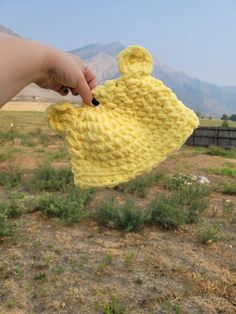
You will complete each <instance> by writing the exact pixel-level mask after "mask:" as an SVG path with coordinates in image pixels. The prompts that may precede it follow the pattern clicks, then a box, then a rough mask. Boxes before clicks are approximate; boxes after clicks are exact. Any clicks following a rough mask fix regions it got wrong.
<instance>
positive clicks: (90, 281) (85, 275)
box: [0, 112, 236, 314]
mask: <svg viewBox="0 0 236 314" xmlns="http://www.w3.org/2000/svg"><path fill="white" fill-rule="evenodd" d="M1 114H2V113H1ZM1 114H0V125H4V123H5V122H6V116H4V115H2V116H1ZM6 115H7V116H8V113H7V112H6ZM1 117H2V118H1ZM8 117H9V116H8ZM14 117H15V119H16V121H15V122H14V123H15V124H17V127H19V128H20V129H21V131H22V132H25V133H27V132H28V130H30V131H34V129H37V127H38V126H37V125H35V126H34V121H35V122H37V123H41V122H42V115H40V114H38V113H36V114H35V117H34V114H33V113H28V114H26V115H25V116H24V118H25V120H23V122H22V124H21V122H20V116H18V115H16V114H15V116H14ZM21 117H22V116H21ZM11 119H13V116H10V118H9V120H8V121H10V120H11ZM27 119H28V120H27ZM30 119H32V120H31V122H32V123H31V124H30V127H29V124H27V122H28V123H30ZM40 119H41V120H40ZM40 121H41V122H40ZM44 126H45V128H44ZM42 129H43V132H45V133H47V125H46V124H45V125H43V128H42ZM50 132H51V131H50ZM49 134H50V137H49V142H48V145H47V146H44V145H43V144H42V143H40V142H39V141H36V145H35V146H31V147H29V146H26V145H24V143H15V142H14V141H11V140H4V141H3V142H2V143H1V149H0V153H1V154H5V155H4V156H5V157H4V158H2V159H0V173H1V174H2V176H4V178H6V177H7V182H8V185H7V186H5V185H4V184H3V185H2V186H1V187H0V200H1V204H6V205H4V206H3V208H4V210H2V211H1V210H0V212H1V213H2V217H1V215H0V228H2V229H1V230H2V231H4V230H3V228H4V227H5V226H6V227H7V228H6V229H5V231H4V234H1V232H0V236H1V237H0V283H1V284H0V313H17V314H18V313H45V314H46V313H81V314H93V313H94V314H95V313H101V314H102V313H105V314H109V313H131V314H139V313H140V314H141V313H142V314H146V313H147V314H150V313H235V310H236V303H235V299H234V297H235V291H234V287H235V281H234V277H233V272H235V253H236V252H235V247H236V243H235V233H234V230H235V224H236V208H235V202H236V196H235V194H230V193H232V191H234V188H233V186H234V185H235V178H233V177H230V176H228V175H226V174H225V173H222V174H221V175H218V174H215V173H209V174H208V173H207V174H206V173H205V169H206V168H210V167H211V168H222V167H225V166H226V164H227V163H228V165H227V167H229V163H230V168H234V167H236V160H235V159H233V158H231V159H227V158H225V157H223V156H211V155H207V154H204V151H203V152H195V150H194V149H193V148H191V147H183V148H182V149H181V150H179V151H178V152H176V153H174V154H173V155H172V156H171V157H170V158H168V159H167V160H166V161H165V162H164V163H163V164H162V165H161V166H160V167H159V168H158V172H159V173H161V174H162V175H161V176H159V175H158V176H157V178H158V179H157V180H156V179H155V180H149V179H147V180H145V179H144V180H142V182H141V184H137V182H135V183H130V185H129V186H126V188H124V189H120V190H119V189H118V190H117V189H102V190H97V191H96V192H94V191H93V193H92V194H91V195H89V197H87V194H86V195H84V194H83V197H81V196H76V197H79V199H80V200H82V199H83V200H85V201H83V203H80V204H82V205H81V206H82V207H81V208H82V210H83V215H82V216H78V215H77V214H76V215H75V216H71V215H69V216H67V217H75V218H73V221H72V222H73V225H72V226H69V227H68V226H65V225H64V223H63V224H62V220H61V218H60V216H59V217H58V216H57V217H52V218H48V217H47V216H46V214H47V213H52V212H55V210H57V209H58V208H59V210H60V213H64V212H63V211H64V210H65V209H66V208H67V207H68V208H70V210H71V209H73V206H74V204H76V206H77V204H78V202H77V199H76V201H74V200H75V199H74V198H71V199H70V202H71V203H70V204H69V203H67V201H66V200H67V198H68V199H69V197H70V196H69V195H71V192H70V189H69V191H68V188H69V187H71V180H68V182H64V181H63V182H64V183H63V189H62V190H61V189H60V188H57V189H56V190H54V188H55V184H56V185H57V184H58V182H57V181H58V180H56V183H55V182H54V181H53V180H51V181H50V184H51V185H50V187H48V186H47V189H49V191H50V193H52V194H51V195H52V197H53V199H54V201H53V202H54V203H53V202H51V203H50V202H49V203H50V204H51V207H50V206H49V207H48V204H46V205H45V202H43V205H44V207H43V210H42V211H40V210H39V207H37V200H40V199H42V198H44V196H45V194H44V193H45V192H44V191H41V187H42V186H43V187H44V189H45V185H44V182H43V180H44V177H41V176H40V180H42V181H40V182H41V183H42V185H40V188H38V187H37V184H36V183H37V182H38V181H37V180H36V179H37V178H38V177H37V176H34V175H35V173H36V172H34V169H36V168H37V167H38V165H40V164H42V163H44V164H46V163H48V164H49V165H50V167H51V168H52V169H56V170H55V173H61V172H60V169H62V168H67V169H68V166H69V160H68V155H67V154H66V151H65V147H64V144H63V143H64V141H63V139H62V138H58V137H53V136H54V134H53V133H49ZM51 136H52V137H51ZM60 151H62V152H61V153H60ZM13 169H18V170H19V172H20V173H21V176H20V177H18V176H17V180H15V179H14V175H13V174H14V171H13ZM57 169H58V171H57ZM49 171H51V170H49ZM6 173H10V174H11V175H10V176H7V175H6ZM53 173H54V171H53ZM179 173H182V174H190V173H191V174H196V175H206V176H207V177H208V179H209V180H210V182H211V183H210V186H211V187H212V188H213V190H212V192H211V194H210V195H207V196H206V197H207V198H208V201H209V203H208V206H207V208H205V209H204V210H203V211H202V210H201V212H200V214H199V220H198V221H197V222H194V223H192V224H181V225H180V226H178V228H177V229H174V230H164V229H162V228H161V227H160V226H159V225H152V224H147V223H144V224H142V225H140V224H139V225H137V230H135V231H131V232H130V230H129V229H130V228H127V230H122V229H116V228H114V226H110V225H109V224H108V226H103V225H102V224H100V223H99V222H97V221H96V220H95V219H93V215H94V214H95V212H96V208H98V206H99V204H102V202H103V201H104V199H107V197H108V196H111V195H113V198H114V200H115V204H116V206H117V208H122V204H124V202H125V200H126V198H127V197H132V198H134V199H135V204H136V205H137V210H139V211H141V213H142V214H143V213H145V212H146V210H147V209H148V204H150V203H151V201H153V200H154V199H155V198H156V197H158V196H159V195H160V194H164V195H166V196H170V195H172V194H173V193H176V189H177V191H178V189H179V185H178V186H176V185H175V186H174V187H173V184H172V185H171V187H172V188H171V189H170V185H168V189H167V188H166V182H165V180H164V178H165V177H166V176H167V175H168V176H170V177H173V175H175V174H179ZM3 174H4V175H3ZM36 177H37V178H36ZM154 177H155V176H154ZM155 178H156V177H155ZM33 179H35V180H36V181H33ZM29 180H31V181H29ZM223 181H226V182H227V184H228V187H229V186H231V187H232V188H229V189H228V191H230V193H229V194H223V190H221V189H218V188H217V187H218V185H219V184H221V182H223ZM9 182H10V183H9ZM12 182H13V183H14V184H11V183H12ZM27 182H34V183H32V184H33V186H32V189H31V188H28V186H27ZM35 182H36V183H35ZM169 183H170V182H169ZM64 184H65V186H64ZM53 186H54V188H53ZM57 187H58V185H57ZM225 191H226V190H225ZM57 195H58V197H57ZM66 197H67V198H66ZM44 200H45V198H44ZM60 200H61V202H59V201H60ZM89 200H90V201H89ZM63 202H64V203H63ZM73 202H74V203H73ZM57 203H58V205H57ZM53 204H54V207H53ZM55 204H56V205H55ZM63 204H64V205H63ZM41 205H42V204H41ZM57 206H59V207H57ZM49 208H50V210H51V211H48V209H49ZM44 209H45V210H46V214H45V212H44ZM72 212H73V213H75V212H74V211H72ZM135 213H136V211H135ZM67 214H68V212H67ZM79 214H80V213H79ZM63 215H64V214H63ZM135 215H136V214H135ZM3 216H4V217H3ZM49 216H50V215H49ZM89 217H90V218H89ZM130 217H131V218H132V217H133V216H132V215H131V216H130ZM134 217H136V216H134ZM59 218H60V219H59ZM149 218H150V217H149ZM129 219H130V218H129ZM135 219H136V218H135ZM135 221H136V220H135ZM1 222H2V225H1ZM70 222H71V221H70ZM212 228H215V229H214V230H213V229H212ZM124 229H126V228H124ZM134 229H136V228H134ZM212 230H213V231H214V232H211V231H212ZM216 230H217V234H216V233H215V231H216ZM199 235H201V236H202V237H201V236H200V238H199ZM202 239H203V240H204V241H202ZM201 242H203V243H206V244H208V245H205V244H202V243H201ZM209 244H210V245H209Z"/></svg>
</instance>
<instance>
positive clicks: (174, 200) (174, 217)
mask: <svg viewBox="0 0 236 314" xmlns="http://www.w3.org/2000/svg"><path fill="white" fill-rule="evenodd" d="M149 215H150V217H149V222H150V223H154V224H158V225H160V226H161V227H163V228H165V229H176V228H178V227H180V226H181V225H182V224H184V223H185V222H186V219H187V213H186V210H185V209H184V208H183V206H181V204H180V201H179V197H178V196H177V195H172V196H170V197H167V196H165V195H161V196H159V197H157V198H156V199H154V200H153V201H152V202H151V203H150V204H149Z"/></svg>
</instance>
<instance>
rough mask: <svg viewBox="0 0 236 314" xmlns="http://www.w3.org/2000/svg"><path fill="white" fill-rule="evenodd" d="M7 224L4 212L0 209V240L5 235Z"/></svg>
mask: <svg viewBox="0 0 236 314" xmlns="http://www.w3.org/2000/svg"><path fill="white" fill-rule="evenodd" d="M7 231H8V224H7V215H6V212H5V211H4V210H3V209H2V208H1V207H0V238H1V237H4V236H5V235H7Z"/></svg>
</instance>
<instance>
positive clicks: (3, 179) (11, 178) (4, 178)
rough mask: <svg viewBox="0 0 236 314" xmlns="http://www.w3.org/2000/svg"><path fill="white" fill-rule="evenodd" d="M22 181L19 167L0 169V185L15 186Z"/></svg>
mask: <svg viewBox="0 0 236 314" xmlns="http://www.w3.org/2000/svg"><path fill="white" fill-rule="evenodd" d="M20 182H21V172H20V170H19V169H11V170H8V171H6V170H3V171H0V186H3V187H5V188H13V187H15V186H17V185H18V184H19V183H20Z"/></svg>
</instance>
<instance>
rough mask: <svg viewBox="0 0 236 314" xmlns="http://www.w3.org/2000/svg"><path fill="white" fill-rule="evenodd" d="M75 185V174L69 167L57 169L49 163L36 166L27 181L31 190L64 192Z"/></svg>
mask: <svg viewBox="0 0 236 314" xmlns="http://www.w3.org/2000/svg"><path fill="white" fill-rule="evenodd" d="M73 186H74V183H73V174H72V172H71V170H70V169H69V168H60V169H55V168H53V167H52V166H50V165H49V164H46V165H40V166H39V167H38V168H36V169H35V170H34V172H33V175H32V177H31V179H30V180H29V181H28V183H27V188H28V190H29V191H48V192H53V191H61V192H64V191H67V190H69V189H72V188H73Z"/></svg>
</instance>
